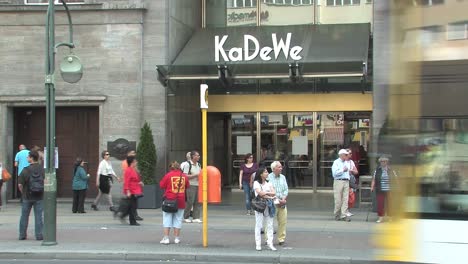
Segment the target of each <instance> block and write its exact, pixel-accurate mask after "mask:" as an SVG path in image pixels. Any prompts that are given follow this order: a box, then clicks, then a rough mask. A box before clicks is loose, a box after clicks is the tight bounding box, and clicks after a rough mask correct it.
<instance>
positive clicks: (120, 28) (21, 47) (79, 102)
mask: <svg viewBox="0 0 468 264" xmlns="http://www.w3.org/2000/svg"><path fill="white" fill-rule="evenodd" d="M43 2H47V1H41V0H7V1H1V2H0V13H1V15H0V32H1V36H2V38H1V39H2V40H1V41H0V57H1V58H2V62H3V64H2V67H1V68H0V77H1V78H2V80H3V82H2V83H1V84H0V117H1V120H2V121H1V126H0V140H1V142H0V160H1V161H2V162H3V164H5V165H6V166H7V168H9V169H13V160H14V155H15V153H16V152H17V146H18V145H19V144H26V145H27V146H28V147H29V146H32V145H38V146H41V147H43V146H44V145H45V91H44V76H45V70H44V67H43V65H44V56H45V52H44V51H45V44H44V43H45V27H44V24H45V11H46V6H45V4H44V3H43ZM57 2H58V1H57ZM67 2H69V3H70V5H69V8H70V10H71V14H72V19H73V25H74V40H75V44H76V48H75V49H74V50H73V52H74V53H75V54H76V55H78V56H79V57H80V58H81V60H82V63H83V65H84V76H83V78H82V80H81V81H80V82H78V83H77V84H67V83H65V82H64V81H62V80H61V78H60V77H58V76H57V78H56V104H57V125H56V127H57V131H56V134H57V139H56V141H57V142H56V146H57V147H58V152H59V168H58V170H57V178H58V195H59V196H62V197H67V196H70V195H71V177H72V164H73V161H74V159H75V158H76V157H77V156H81V157H83V158H84V159H85V160H88V161H89V171H90V173H91V174H94V171H95V170H96V169H97V165H98V163H99V160H100V154H99V153H100V152H101V151H102V150H104V149H109V150H110V151H111V153H114V155H113V156H114V157H113V158H112V162H113V164H114V169H115V170H116V172H117V173H118V174H119V173H121V172H120V169H119V168H120V160H119V157H121V155H122V152H124V151H125V150H126V149H127V148H128V147H129V146H130V147H131V146H132V143H134V144H136V143H137V142H138V137H139V131H140V127H141V126H142V125H143V123H144V122H145V121H147V122H148V123H149V124H150V126H151V128H152V129H153V134H154V139H155V144H156V148H157V154H158V163H157V164H158V169H157V174H158V175H157V177H161V176H162V175H163V173H164V171H165V170H166V164H167V163H168V161H170V160H179V161H182V160H183V159H184V157H185V153H186V152H187V151H189V150H192V149H200V148H201V114H200V109H199V86H200V84H201V83H206V84H208V86H209V94H210V96H209V98H210V99H209V101H210V105H209V109H208V112H209V113H208V118H209V122H208V126H209V150H208V155H207V157H203V158H207V159H208V164H212V165H214V166H216V167H218V168H220V170H221V172H222V174H223V186H231V185H232V184H234V183H235V182H236V179H237V178H238V166H239V163H240V162H241V161H242V160H243V156H244V155H245V154H246V153H248V152H250V153H254V155H255V157H256V160H257V161H258V162H260V161H261V162H263V163H265V164H266V165H268V164H269V162H271V161H272V160H273V159H279V160H281V161H282V162H283V164H284V166H285V174H287V175H288V176H289V175H290V177H289V179H290V184H291V185H292V186H294V187H297V188H301V187H306V188H314V189H320V188H329V187H330V186H331V179H330V177H329V173H330V171H329V170H330V168H329V167H330V166H331V164H330V162H331V161H333V158H334V155H335V152H336V149H337V148H340V147H345V146H346V147H348V146H352V147H353V149H354V150H355V153H356V152H357V151H359V149H360V148H359V147H360V146H362V147H361V149H362V150H361V151H362V152H363V151H368V150H369V148H370V146H369V145H370V144H369V134H370V133H369V132H370V124H371V123H372V122H371V113H372V108H373V103H372V52H371V51H372V27H373V13H372V9H373V4H372V1H368V0H360V1H359V0H349V1H346V0H344V1H338V0H334V1H314V0H310V1H307V0H297V1H296V0H258V1H255V0H251V1H249V0H241V1H213V0H200V1H198V0H197V1H183V0H173V1H168V0H153V1H143V0H126V1H123V0H122V1H104V0H81V1H80V0H75V1H67ZM72 2H73V3H72ZM57 4H58V3H57ZM257 14H260V15H257ZM67 38H68V21H67V19H66V14H65V12H64V11H63V9H62V8H61V7H60V6H59V5H57V11H56V41H57V42H61V41H64V40H63V39H67ZM223 39H224V42H223ZM216 41H218V42H216ZM246 43H247V44H246ZM215 45H216V47H215ZM246 47H247V48H246ZM215 51H216V52H215ZM69 52H70V51H69V50H68V49H64V48H62V49H59V50H58V52H57V54H56V58H57V65H58V64H59V62H60V59H61V58H62V57H63V56H64V55H66V54H68V53H69ZM127 143H129V145H128V146H127V145H126V144H127ZM122 146H124V147H122ZM202 155H203V153H202ZM93 184H94V182H93V181H92V182H91V186H93ZM12 186H13V185H11V186H10V187H9V188H8V196H9V197H12V196H14V195H15V188H13V187H12ZM90 191H91V194H92V193H93V192H95V190H92V189H90ZM114 191H115V192H119V191H120V190H119V188H115V190H114Z"/></svg>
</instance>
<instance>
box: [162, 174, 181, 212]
mask: <svg viewBox="0 0 468 264" xmlns="http://www.w3.org/2000/svg"><path fill="white" fill-rule="evenodd" d="M181 184H182V174H180V178H179V187H178V188H177V194H176V195H177V196H178V195H179V191H180V185H181ZM177 196H176V198H175V199H174V200H172V199H171V200H169V199H166V197H164V198H163V201H162V204H161V209H162V210H163V211H164V212H166V213H177V211H178V210H179V207H178V204H177Z"/></svg>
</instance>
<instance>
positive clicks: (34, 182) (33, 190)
mask: <svg viewBox="0 0 468 264" xmlns="http://www.w3.org/2000/svg"><path fill="white" fill-rule="evenodd" d="M43 192H44V175H43V174H42V173H41V172H40V171H36V170H32V171H31V175H30V176H29V193H30V194H31V195H33V196H37V195H40V194H42V193H43Z"/></svg>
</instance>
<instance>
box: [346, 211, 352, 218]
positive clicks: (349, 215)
mask: <svg viewBox="0 0 468 264" xmlns="http://www.w3.org/2000/svg"><path fill="white" fill-rule="evenodd" d="M353 215H354V214H353V213H351V212H347V213H346V216H347V217H351V216H353Z"/></svg>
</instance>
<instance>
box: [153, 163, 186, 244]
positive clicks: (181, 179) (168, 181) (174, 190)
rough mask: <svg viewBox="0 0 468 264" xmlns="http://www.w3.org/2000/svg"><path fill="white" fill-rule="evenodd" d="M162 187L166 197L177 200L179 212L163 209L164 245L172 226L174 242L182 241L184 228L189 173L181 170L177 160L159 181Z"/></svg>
mask: <svg viewBox="0 0 468 264" xmlns="http://www.w3.org/2000/svg"><path fill="white" fill-rule="evenodd" d="M159 186H160V187H161V189H164V197H165V199H168V200H177V208H178V210H177V212H175V213H168V212H164V211H163V227H164V237H163V239H162V240H161V241H160V243H161V244H163V245H168V244H169V243H170V241H169V233H170V231H171V228H172V229H173V230H174V243H175V244H179V243H180V229H181V228H182V217H183V216H184V211H185V190H187V188H188V187H189V186H190V184H189V180H188V177H187V175H185V174H184V173H183V172H182V171H181V170H180V165H179V163H177V161H174V162H172V163H171V164H170V165H169V172H168V173H167V174H166V175H164V177H163V178H162V180H161V182H159Z"/></svg>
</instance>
